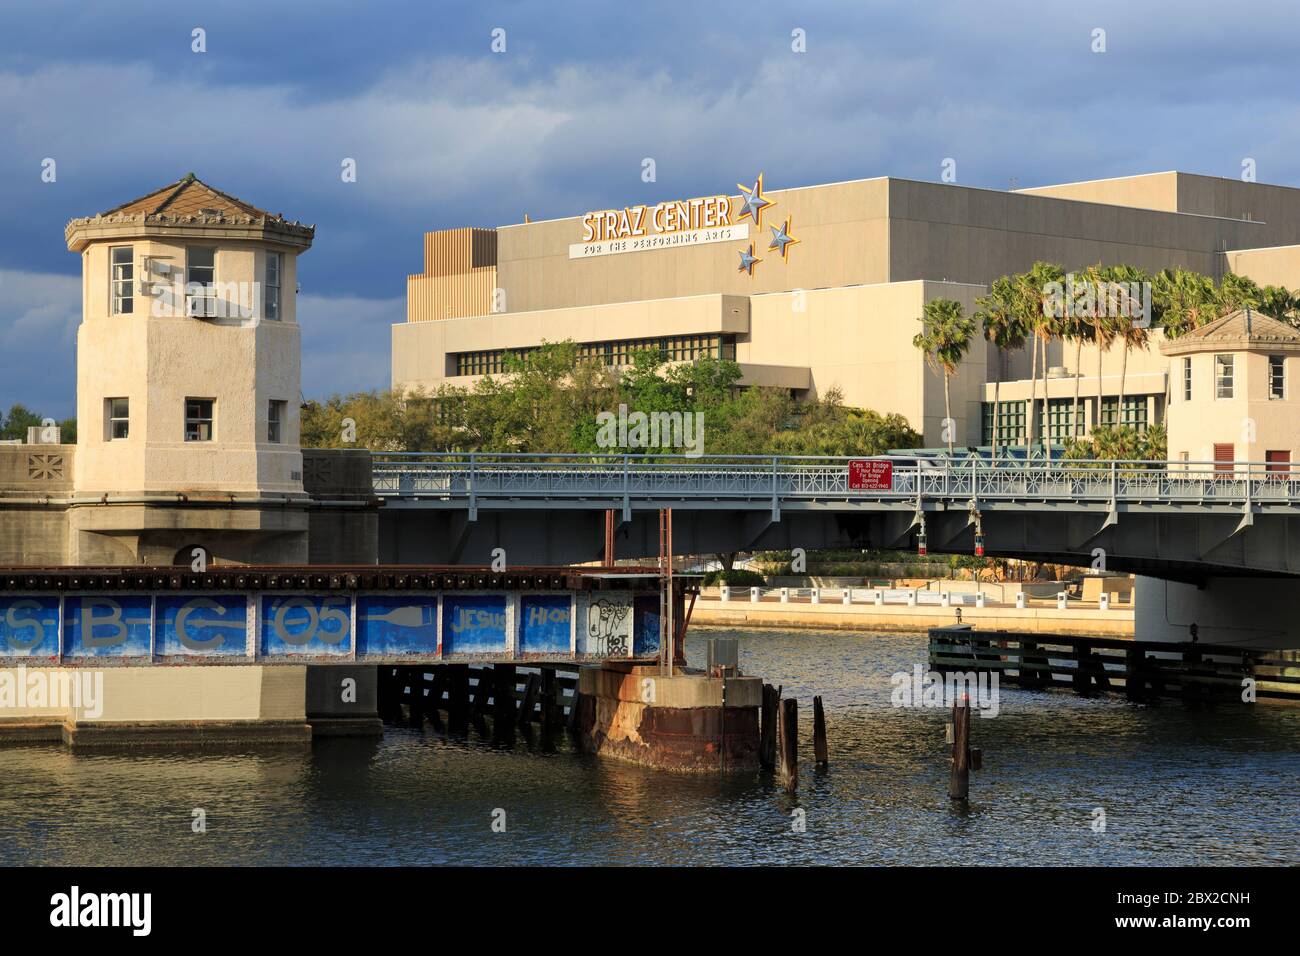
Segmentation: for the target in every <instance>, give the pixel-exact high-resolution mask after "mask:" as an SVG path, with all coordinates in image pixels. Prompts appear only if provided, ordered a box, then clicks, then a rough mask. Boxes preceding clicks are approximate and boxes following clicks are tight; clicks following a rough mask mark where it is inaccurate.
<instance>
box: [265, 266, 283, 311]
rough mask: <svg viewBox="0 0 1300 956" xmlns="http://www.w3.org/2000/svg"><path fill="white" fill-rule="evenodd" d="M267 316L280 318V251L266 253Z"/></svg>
mask: <svg viewBox="0 0 1300 956" xmlns="http://www.w3.org/2000/svg"><path fill="white" fill-rule="evenodd" d="M264 294H265V296H266V317H267V318H268V319H274V320H278V319H279V318H280V253H278V252H268V253H267V254H266V289H265V290H264Z"/></svg>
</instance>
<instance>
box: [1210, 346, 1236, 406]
mask: <svg viewBox="0 0 1300 956" xmlns="http://www.w3.org/2000/svg"><path fill="white" fill-rule="evenodd" d="M1233 358H1234V356H1232V355H1216V356H1214V397H1215V398H1232V373H1233Z"/></svg>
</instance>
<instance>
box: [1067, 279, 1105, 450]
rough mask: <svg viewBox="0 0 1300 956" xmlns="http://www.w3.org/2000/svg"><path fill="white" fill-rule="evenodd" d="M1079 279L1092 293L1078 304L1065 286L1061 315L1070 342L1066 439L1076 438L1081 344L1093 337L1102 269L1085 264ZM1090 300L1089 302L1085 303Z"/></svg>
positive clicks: (1081, 355) (1081, 378) (1081, 373)
mask: <svg viewBox="0 0 1300 956" xmlns="http://www.w3.org/2000/svg"><path fill="white" fill-rule="evenodd" d="M1079 274H1080V275H1081V276H1082V277H1083V281H1084V282H1085V283H1087V284H1088V287H1089V288H1091V289H1092V291H1093V294H1092V296H1090V299H1089V300H1086V301H1085V302H1084V303H1083V304H1082V305H1080V304H1079V303H1078V302H1076V300H1075V298H1074V293H1073V292H1072V291H1071V290H1070V289H1069V288H1068V287H1067V289H1066V296H1067V298H1066V303H1067V309H1066V314H1065V337H1066V338H1067V339H1069V340H1070V341H1072V342H1074V404H1073V405H1071V406H1070V439H1071V440H1075V439H1077V438H1078V437H1079V389H1080V387H1081V386H1082V384H1083V343H1084V342H1085V341H1086V340H1088V339H1091V338H1093V337H1094V328H1093V324H1094V323H1095V321H1096V315H1097V312H1098V311H1099V310H1098V308H1097V297H1096V291H1097V290H1098V289H1100V288H1102V287H1103V284H1104V282H1105V278H1104V277H1105V275H1106V272H1105V270H1104V269H1103V268H1102V266H1101V263H1100V262H1099V263H1097V264H1096V265H1095V266H1088V267H1087V268H1086V269H1084V270H1083V271H1082V272H1081V273H1079ZM1089 303H1090V304H1089Z"/></svg>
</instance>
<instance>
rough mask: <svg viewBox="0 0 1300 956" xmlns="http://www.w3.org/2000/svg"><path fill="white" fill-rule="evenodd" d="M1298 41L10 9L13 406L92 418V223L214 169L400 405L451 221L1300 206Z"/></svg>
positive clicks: (1184, 7) (1007, 25)
mask: <svg viewBox="0 0 1300 956" xmlns="http://www.w3.org/2000/svg"><path fill="white" fill-rule="evenodd" d="M1298 26H1300V6H1297V5H1296V4H1295V3H1294V0H1259V2H1252V0H1244V2H1239V3H1236V4H1234V5H1232V6H1231V7H1229V8H1225V7H1224V6H1223V5H1222V4H1219V3H1208V2H1201V0H1176V2H1167V0H1141V2H1133V0H1123V2H1111V0H1103V2H1086V0H1084V2H1071V3H1063V2H1055V0H1034V2H1011V0H1008V2H999V0H985V2H982V3H972V2H969V0H965V2H957V3H948V2H943V0H931V2H927V3H915V2H912V3H873V2H862V0H857V2H848V0H839V2H804V3H800V4H791V3H788V2H785V3H779V2H767V0H747V2H744V3H732V2H725V0H724V2H719V0H708V2H699V0H695V2H677V0H654V2H647V3H635V2H627V0H598V2H588V0H546V2H518V3H497V2H490V0H475V2H473V3H467V2H460V3H453V2H449V0H410V2H406V0H400V2H399V0H366V2H361V0H348V2H340V0H282V2H276V0H259V2H245V0H225V2H220V3H207V4H201V5H200V4H159V3H156V2H132V0H117V2H114V3H112V4H107V3H99V2H92V0H83V2H80V3H77V2H63V0H43V2H41V3H39V4H31V3H22V2H19V0H0V408H8V407H9V406H10V405H11V404H12V403H14V402H22V403H23V404H25V405H27V406H28V407H29V408H32V409H34V410H36V411H37V412H39V413H40V414H42V415H51V416H55V417H60V418H61V417H64V416H67V415H72V414H74V412H75V378H76V376H75V349H74V346H75V341H76V328H77V324H78V322H79V321H80V293H81V286H80V278H79V269H80V260H79V258H78V257H77V256H74V255H73V254H71V253H69V252H68V251H67V247H66V245H65V243H64V239H63V227H64V226H65V225H66V223H67V221H68V220H69V219H72V218H74V217H77V216H85V215H93V214H94V213H97V212H102V211H104V210H106V209H109V208H111V207H113V206H116V205H118V204H119V203H122V202H125V201H127V200H129V199H133V198H135V197H137V196H140V195H142V194H145V193H148V192H150V191H152V190H154V189H157V188H159V187H161V186H163V185H166V184H167V183H170V182H173V181H175V180H177V179H179V178H180V177H181V176H183V175H184V174H186V173H187V172H194V173H195V174H196V175H197V176H198V177H199V178H201V179H203V180H204V181H206V182H208V183H210V184H211V185H213V186H215V187H217V188H218V189H221V190H223V191H225V192H227V193H230V194H232V195H234V196H237V197H239V198H241V199H244V200H247V201H248V202H251V203H254V204H255V205H258V206H261V207H263V208H266V209H268V210H270V211H272V212H277V213H284V214H285V215H286V216H287V217H289V218H291V219H299V220H301V221H303V222H307V223H313V224H315V225H316V229H317V231H316V239H315V244H314V245H313V247H312V249H311V250H310V251H309V252H308V253H306V254H305V255H304V256H303V257H302V259H301V260H300V262H299V282H300V284H301V294H300V298H299V303H298V319H299V322H300V324H301V326H302V342H303V392H304V393H305V396H306V397H307V398H323V397H326V396H328V395H330V394H332V393H336V392H351V391H357V390H362V389H372V388H385V387H387V386H388V385H389V342H390V338H389V326H390V325H391V324H392V323H395V322H400V321H402V320H403V318H404V316H405V293H406V283H405V277H406V276H407V275H408V274H411V273H415V272H419V271H420V268H421V254H422V253H421V250H422V243H421V236H422V234H423V233H424V232H426V231H428V230H433V229H443V228H454V227H458V226H470V225H473V226H496V225H503V224H506V223H513V222H520V221H522V219H523V217H524V215H525V214H527V215H530V216H531V217H532V218H533V219H547V218H554V217H558V216H570V215H580V214H581V213H583V212H585V211H587V210H594V209H605V208H610V207H622V206H624V205H631V204H635V203H643V202H645V203H654V202H659V201H661V200H665V199H675V198H689V197H693V196H704V195H713V194H716V193H722V192H730V193H734V192H735V188H734V186H735V184H736V183H737V182H738V181H752V180H753V178H754V177H755V176H756V175H757V173H758V172H759V171H760V170H761V171H763V172H764V174H765V177H764V178H765V183H766V185H767V187H768V188H769V189H781V188H786V187H791V186H804V185H812V184H816V183H825V182H837V181H842V180H847V179H860V178H867V177H872V176H886V175H888V176H897V177H901V178H908V179H920V180H928V181H941V177H942V174H943V168H944V165H943V164H944V161H945V160H948V159H951V160H953V161H954V162H955V172H956V182H957V183H958V184H960V185H968V186H979V187H983V188H991V189H1007V188H1009V187H1011V186H1012V185H1015V186H1019V187H1027V186H1036V185H1044V184H1048V183H1059V182H1071V181H1077V180H1085V179H1100V178H1105V177H1109V176H1125V175H1133V174H1137V173H1144V172H1158V171H1161V170H1168V169H1179V170H1184V171H1187V172H1195V173H1203V174H1207V175H1215V176H1226V177H1239V176H1240V175H1241V171H1242V163H1243V161H1244V160H1247V159H1250V160H1253V161H1254V167H1255V170H1256V175H1257V178H1258V179H1259V181H1261V182H1270V183H1279V184H1283V185H1291V186H1300V112H1298V111H1297V106H1298V105H1300V82H1298V81H1297V79H1296V71H1295V60H1296V56H1295V52H1294V47H1295V37H1296V35H1297V27H1298ZM196 29H201V30H203V31H204V42H205V46H206V50H205V51H204V52H195V50H194V49H193V47H194V39H193V37H194V32H193V31H194V30H196ZM497 30H503V31H505V32H504V41H505V49H504V51H503V52H494V51H493V49H492V44H493V39H494V31H497ZM794 31H802V37H803V46H804V50H803V52H796V50H795V49H794V47H795V46H797V45H798V44H797V43H796V40H795V39H794ZM1097 31H1104V35H1103V34H1099V33H1097ZM496 36H497V37H498V39H499V38H500V37H501V34H497V35H496ZM1103 40H1104V51H1098V50H1096V49H1095V48H1096V47H1098V46H1100V45H1101V42H1102V41H1103ZM498 45H499V43H498ZM647 157H648V158H653V159H654V161H655V180H654V181H653V182H644V181H643V180H642V168H643V167H642V161H643V160H644V159H645V158H647ZM46 159H53V160H54V161H55V166H54V169H55V181H54V182H44V181H43V180H42V170H43V163H44V161H45V160H46ZM345 159H351V160H354V161H355V164H356V173H357V175H356V181H355V182H345V181H344V179H343V176H342V175H341V171H342V164H343V161H344V160H345Z"/></svg>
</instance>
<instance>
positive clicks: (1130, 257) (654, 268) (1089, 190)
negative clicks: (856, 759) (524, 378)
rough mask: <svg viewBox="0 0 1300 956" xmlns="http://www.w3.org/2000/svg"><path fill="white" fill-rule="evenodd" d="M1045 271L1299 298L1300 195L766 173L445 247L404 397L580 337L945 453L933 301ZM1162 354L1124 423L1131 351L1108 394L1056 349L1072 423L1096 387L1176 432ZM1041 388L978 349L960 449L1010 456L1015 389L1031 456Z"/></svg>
mask: <svg viewBox="0 0 1300 956" xmlns="http://www.w3.org/2000/svg"><path fill="white" fill-rule="evenodd" d="M756 197H757V198H756ZM699 210H704V211H705V212H704V213H700V212H699ZM709 210H713V211H714V212H715V215H714V218H713V220H711V221H710V220H707V219H706V218H705V215H706V213H707V212H708V211H709ZM692 216H694V217H695V218H692ZM787 239H789V240H793V241H792V242H787V241H786V240H787ZM746 256H751V257H753V258H754V260H755V261H754V262H753V263H752V264H751V263H750V262H749V260H747V259H746V258H745V257H746ZM1037 260H1045V261H1049V262H1055V263H1058V264H1060V265H1062V266H1063V267H1065V268H1066V269H1081V268H1084V267H1087V266H1090V265H1095V264H1098V263H1100V264H1102V265H1119V264H1128V265H1133V266H1137V267H1140V268H1143V269H1146V270H1149V271H1152V272H1154V271H1157V270H1160V269H1164V268H1168V267H1175V266H1181V267H1184V268H1188V269H1193V270H1196V271H1198V272H1201V273H1204V274H1206V275H1210V276H1212V277H1214V278H1216V279H1218V278H1221V277H1222V275H1223V274H1224V273H1225V272H1228V271H1233V272H1238V273H1240V274H1242V275H1247V276H1250V277H1251V278H1255V279H1256V280H1257V281H1259V282H1261V284H1263V283H1272V284H1284V285H1288V286H1291V287H1294V286H1296V285H1300V189H1291V188H1287V187H1280V186H1268V185H1263V184H1258V183H1247V182H1237V181H1234V180H1227V179H1216V178H1213V177H1206V176H1196V175H1190V174H1187V173H1178V172H1168V173H1157V174H1152V175H1148V176H1134V177H1127V178H1123V179H1112V180H1102V181H1097V182H1088V183H1072V184H1066V185H1060V186H1046V187H1039V188H1034V189H1025V190H1018V191H1011V192H1000V191H995V190H986V189H973V188H968V187H963V186H956V185H944V184H935V183H923V182H912V181H907V180H899V179H893V178H878V179H867V180H860V181H856V182H846V183H835V184H831V185H825V186H812V187H803V188H793V189H784V190H770V191H765V190H764V189H763V184H762V178H761V177H760V178H759V180H758V181H757V182H755V183H753V185H752V186H749V185H744V186H742V189H741V192H740V194H739V195H729V196H725V197H724V196H718V197H705V198H702V199H696V200H687V201H669V202H664V203H658V204H653V205H652V204H650V203H649V202H647V203H645V204H639V205H633V206H629V207H627V208H626V209H623V210H602V211H597V212H592V213H587V214H586V215H584V216H574V217H568V218H563V219H555V220H549V221H545V222H525V223H519V224H512V225H506V226H500V227H498V228H496V229H495V230H485V229H472V230H471V229H458V230H450V231H445V232H435V233H429V234H428V235H427V236H426V237H425V270H424V272H423V273H422V274H421V275H418V276H412V277H410V278H409V279H408V297H407V321H406V322H404V323H401V324H398V325H395V326H394V327H393V332H392V355H393V357H392V383H393V386H394V387H395V388H398V389H404V390H413V389H417V388H418V389H422V390H426V391H430V390H435V389H437V388H438V387H439V386H441V385H443V384H454V385H468V384H471V383H473V382H474V381H475V380H477V379H478V378H479V377H481V376H482V375H484V374H492V373H494V372H497V371H499V370H500V362H501V357H502V355H503V353H504V352H506V351H507V350H522V349H527V348H530V347H534V346H537V345H539V344H541V343H542V342H543V341H547V342H555V341H561V340H565V339H572V340H573V341H575V342H578V343H579V344H580V345H581V346H582V347H583V350H584V352H586V353H587V354H589V355H592V356H594V357H600V358H603V359H604V360H605V361H606V362H608V363H609V364H613V365H618V364H621V363H622V362H625V361H626V360H627V357H628V356H629V355H630V354H631V352H632V351H633V350H634V349H636V348H643V347H657V348H659V349H660V350H661V352H662V353H663V354H664V355H665V356H666V357H668V358H669V359H670V360H679V361H689V360H691V359H693V358H695V357H698V356H699V355H702V354H711V355H717V356H719V357H726V358H731V359H734V360H735V361H736V362H738V363H739V365H740V367H741V371H742V376H743V377H742V379H741V384H742V385H771V386H777V387H782V388H788V389H790V390H791V391H792V392H793V393H794V394H796V395H797V396H800V397H817V396H820V395H824V394H826V393H827V392H828V391H829V390H830V389H831V388H838V389H839V390H840V391H841V392H842V393H843V396H844V400H845V403H846V404H848V405H853V406H859V407H866V408H872V409H875V410H876V411H879V412H882V413H886V412H897V413H900V414H902V415H903V416H905V417H906V418H907V419H908V420H909V422H911V424H912V426H913V427H914V428H916V429H917V430H918V431H921V432H922V434H923V436H924V442H925V443H926V444H927V445H938V444H940V434H941V431H942V418H943V396H942V391H943V388H942V379H941V377H940V376H939V375H938V374H937V373H936V372H934V371H931V370H929V369H927V368H926V366H925V363H924V360H923V358H922V356H921V355H920V354H919V353H918V352H917V350H916V349H915V348H914V347H913V346H912V336H913V335H914V334H915V333H916V332H917V331H918V330H919V329H920V322H919V319H920V316H921V313H922V308H923V306H924V304H925V303H926V302H927V301H930V300H933V299H936V298H951V299H956V300H957V301H959V302H961V303H962V304H963V306H965V307H966V309H967V311H970V310H972V309H973V307H974V301H975V299H976V297H977V296H979V295H982V294H983V293H985V292H986V291H987V289H988V286H989V284H990V283H991V282H993V280H995V279H996V278H998V277H1000V276H1003V275H1007V274H1011V273H1014V272H1019V271H1023V270H1025V269H1028V268H1029V267H1030V266H1031V265H1032V264H1033V263H1034V262H1035V261H1037ZM489 283H490V284H491V285H492V291H491V292H490V293H489V292H488V285H489ZM1159 343H1160V334H1159V333H1158V332H1156V333H1155V334H1154V335H1153V344H1152V346H1151V347H1150V348H1148V349H1145V350H1142V351H1140V352H1131V353H1130V354H1129V355H1128V356H1127V370H1126V373H1125V375H1124V389H1123V390H1124V394H1125V396H1126V401H1125V403H1124V407H1123V408H1122V409H1121V408H1119V406H1118V404H1117V401H1116V400H1117V398H1118V396H1119V393H1120V381H1119V380H1120V367H1121V360H1122V356H1121V354H1120V353H1119V350H1117V349H1116V350H1111V351H1109V352H1107V353H1105V354H1103V355H1102V357H1101V359H1102V365H1101V375H1100V378H1098V373H1097V368H1098V365H1097V354H1096V350H1095V349H1092V348H1089V347H1085V348H1084V349H1083V353H1082V355H1081V356H1080V357H1079V360H1078V361H1077V363H1076V361H1075V356H1074V349H1073V348H1072V347H1066V348H1062V346H1061V345H1060V343H1054V344H1053V345H1052V347H1051V350H1050V354H1049V357H1048V365H1049V369H1050V371H1049V379H1050V382H1049V386H1048V393H1049V399H1051V400H1054V401H1056V402H1057V404H1055V405H1053V406H1052V408H1053V412H1054V413H1055V412H1057V411H1058V410H1059V409H1063V408H1065V407H1066V405H1067V404H1068V403H1069V402H1071V401H1072V400H1073V395H1074V392H1075V385H1076V379H1077V380H1078V386H1079V391H1080V394H1081V396H1082V397H1083V398H1084V399H1085V403H1084V412H1083V417H1084V421H1085V423H1086V424H1087V426H1088V427H1089V428H1091V427H1092V425H1094V424H1095V423H1098V422H1109V421H1122V422H1126V423H1131V424H1134V425H1137V426H1138V427H1144V426H1145V425H1146V424H1148V423H1151V422H1156V421H1161V420H1163V417H1164V414H1165V408H1166V404H1167V402H1168V400H1169V389H1170V381H1169V362H1168V359H1167V358H1166V357H1165V356H1163V355H1162V354H1161V352H1160V350H1159ZM1029 374H1030V361H1029V356H1028V353H1027V352H1021V353H1016V354H1009V355H999V354H998V353H997V351H996V350H995V349H993V348H992V347H990V346H987V344H986V343H984V342H983V341H982V340H977V341H976V342H975V344H974V346H973V347H972V349H971V353H970V355H969V357H968V358H967V360H966V361H965V362H964V363H963V364H962V366H961V368H960V370H959V371H958V373H957V375H956V376H955V378H954V380H953V382H952V401H953V417H954V418H955V419H956V424H957V442H958V444H962V445H977V444H983V443H987V442H988V441H989V440H990V438H991V435H990V432H991V421H992V417H993V416H992V414H991V410H992V403H993V401H994V391H995V386H994V383H995V382H1000V383H1001V384H1000V386H999V387H998V389H997V391H998V396H999V400H1000V401H1002V402H1004V403H1008V407H1006V408H1004V411H1005V412H1006V413H1007V415H1006V418H1007V421H1008V423H1010V424H1009V425H1007V426H1004V429H1003V430H1005V429H1006V428H1010V429H1011V431H1010V433H1009V435H1004V437H1003V440H1006V439H1007V437H1010V438H1011V439H1012V440H1013V441H1014V439H1015V432H1014V428H1015V426H1016V423H1017V422H1019V423H1021V424H1020V428H1021V432H1020V440H1021V441H1023V433H1024V425H1023V422H1024V420H1025V418H1026V417H1027V416H1026V415H1025V402H1026V401H1027V399H1028V398H1029V395H1030V383H1029V382H1028V381H1027V380H1028V379H1029ZM1039 393H1040V400H1041V386H1040V387H1039ZM1062 414H1063V413H1062ZM1000 417H1001V416H1000ZM1048 417H1049V420H1051V419H1052V418H1053V415H1051V414H1049V416H1048Z"/></svg>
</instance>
